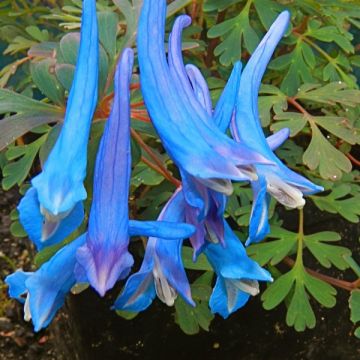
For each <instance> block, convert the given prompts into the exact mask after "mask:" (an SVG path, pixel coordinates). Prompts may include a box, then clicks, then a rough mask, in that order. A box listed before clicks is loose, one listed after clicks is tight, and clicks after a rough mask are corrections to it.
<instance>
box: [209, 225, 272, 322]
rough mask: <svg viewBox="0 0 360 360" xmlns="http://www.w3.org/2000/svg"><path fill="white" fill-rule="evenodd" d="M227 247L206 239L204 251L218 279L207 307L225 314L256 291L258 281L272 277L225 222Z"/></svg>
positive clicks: (228, 313) (241, 303)
mask: <svg viewBox="0 0 360 360" xmlns="http://www.w3.org/2000/svg"><path fill="white" fill-rule="evenodd" d="M225 238H226V247H223V246H221V245H220V244H210V243H208V244H207V246H206V248H205V250H204V253H205V255H206V257H207V259H208V260H209V262H210V264H211V266H212V267H213V269H214V271H215V273H216V275H217V280H216V284H215V287H214V289H213V292H212V294H211V297H210V302H209V305H210V309H211V311H212V312H213V313H219V314H220V315H221V316H222V317H223V318H227V317H228V316H229V315H230V314H231V313H233V312H234V311H236V310H238V309H239V308H241V307H242V306H244V305H245V303H246V302H247V301H248V299H249V297H250V296H255V295H257V294H258V293H259V284H258V281H272V277H271V275H270V274H269V273H268V272H267V271H266V270H264V269H263V268H261V267H260V266H259V265H258V264H257V263H256V262H255V261H254V260H251V259H250V258H249V257H248V256H247V254H246V251H245V248H244V246H243V245H242V244H241V242H240V241H239V239H238V238H237V237H236V236H235V234H234V233H233V231H232V230H231V228H230V226H229V225H228V224H227V223H226V222H225Z"/></svg>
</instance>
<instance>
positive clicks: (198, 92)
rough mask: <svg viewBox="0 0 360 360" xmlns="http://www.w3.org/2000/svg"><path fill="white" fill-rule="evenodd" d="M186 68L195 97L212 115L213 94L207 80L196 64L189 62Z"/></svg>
mask: <svg viewBox="0 0 360 360" xmlns="http://www.w3.org/2000/svg"><path fill="white" fill-rule="evenodd" d="M185 69H186V74H187V76H188V78H189V80H190V83H191V86H192V89H193V91H194V94H195V98H196V99H197V100H198V101H199V102H200V104H201V106H202V107H203V108H204V109H205V110H206V112H207V113H208V114H209V115H210V116H212V113H213V108H212V102H211V96H210V91H209V87H208V86H207V83H206V80H205V79H204V77H203V76H202V74H201V72H200V70H199V69H198V68H197V67H196V66H194V65H191V64H189V65H186V66H185Z"/></svg>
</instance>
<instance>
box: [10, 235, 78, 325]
mask: <svg viewBox="0 0 360 360" xmlns="http://www.w3.org/2000/svg"><path fill="white" fill-rule="evenodd" d="M84 242H85V235H82V236H80V237H79V238H78V239H76V240H75V241H73V242H71V243H70V244H68V245H66V246H64V247H63V248H62V249H60V250H59V251H58V252H57V253H56V254H55V255H54V256H53V257H52V258H51V259H50V260H49V261H47V262H46V263H44V264H43V265H42V266H41V267H40V268H39V269H38V270H37V271H35V272H24V271H21V270H18V271H16V272H15V273H13V274H11V275H9V276H8V277H7V278H6V280H5V282H6V283H7V284H8V285H9V295H10V296H11V297H12V298H15V299H17V300H18V301H20V302H22V303H23V304H24V319H25V320H27V321H29V320H32V322H33V324H34V329H35V331H39V330H41V329H42V328H45V327H47V326H48V325H49V324H50V322H51V320H52V319H53V318H54V316H55V314H56V312H57V311H58V310H59V309H60V308H61V307H62V306H63V304H64V301H65V296H66V294H67V293H68V292H69V291H70V289H71V288H72V287H73V286H74V285H75V282H76V280H75V275H74V267H75V263H76V256H75V255H76V249H77V248H78V247H79V246H81V245H82V244H83V243H84Z"/></svg>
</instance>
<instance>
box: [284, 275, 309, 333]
mask: <svg viewBox="0 0 360 360" xmlns="http://www.w3.org/2000/svg"><path fill="white" fill-rule="evenodd" d="M286 323H287V324H288V325H289V326H294V328H295V330H296V331H304V330H305V329H306V328H309V329H313V328H314V327H315V325H316V318H315V314H314V311H313V309H312V308H311V305H310V302H309V297H308V295H307V293H306V291H305V287H304V285H303V284H302V283H301V282H300V281H296V284H295V291H294V295H293V297H292V299H291V301H290V305H289V308H288V311H287V314H286Z"/></svg>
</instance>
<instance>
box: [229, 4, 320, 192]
mask: <svg viewBox="0 0 360 360" xmlns="http://www.w3.org/2000/svg"><path fill="white" fill-rule="evenodd" d="M289 20H290V14H289V12H287V11H284V12H282V13H281V14H280V15H279V16H278V17H277V19H276V20H275V22H274V23H273V24H272V26H271V27H270V29H269V31H268V32H267V33H266V35H265V36H264V38H263V39H262V41H261V42H260V44H259V45H258V47H257V48H256V50H255V51H254V53H253V54H252V56H251V58H250V60H249V62H248V63H247V65H246V66H245V68H244V71H243V73H242V77H241V81H240V88H239V93H238V99H237V104H236V117H235V119H233V120H232V122H231V130H232V134H233V137H234V139H235V140H237V141H239V142H240V143H243V144H246V145H248V146H250V147H252V148H253V149H255V150H257V151H258V152H259V153H261V154H262V155H264V156H265V157H267V158H268V159H269V160H271V161H272V162H273V163H274V164H275V165H274V166H263V165H261V164H260V165H257V164H256V165H255V168H256V172H257V174H258V175H259V176H264V177H265V178H267V184H268V186H271V181H270V179H269V177H270V176H274V178H275V177H279V178H281V179H282V181H283V183H289V184H291V186H292V187H295V188H298V189H299V190H300V191H301V192H302V193H304V194H312V193H315V192H319V191H322V190H323V188H322V187H320V186H317V185H315V184H313V183H312V182H311V181H309V180H307V179H306V178H304V177H302V176H300V175H298V174H296V173H294V172H293V171H291V170H290V169H288V168H287V167H286V166H285V165H284V164H283V163H282V162H281V161H280V159H278V158H277V157H276V155H275V154H274V153H273V152H272V150H271V148H270V146H269V144H268V143H267V141H266V139H265V135H264V133H263V130H262V128H261V124H260V120H259V113H258V92H259V88H260V85H261V79H262V76H263V74H264V72H265V70H266V66H267V64H268V62H269V61H270V58H271V56H272V54H273V52H274V50H275V48H276V46H277V44H278V43H279V41H280V39H281V38H282V36H283V34H284V33H285V31H286V29H287V28H288V25H289ZM274 187H276V185H274Z"/></svg>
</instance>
